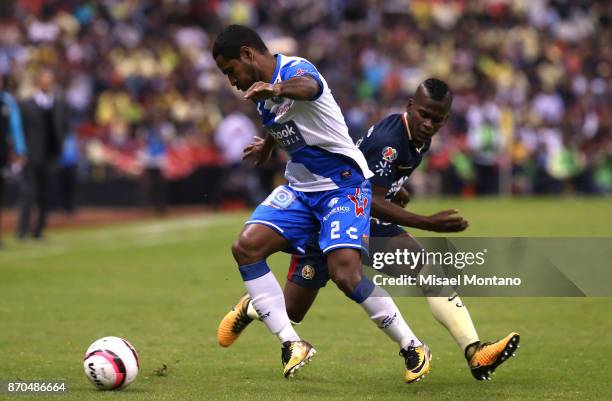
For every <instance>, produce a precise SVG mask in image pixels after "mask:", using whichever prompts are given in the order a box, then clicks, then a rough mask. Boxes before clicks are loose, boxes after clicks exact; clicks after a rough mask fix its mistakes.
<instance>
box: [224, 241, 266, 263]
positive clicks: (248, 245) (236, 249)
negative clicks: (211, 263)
mask: <svg viewBox="0 0 612 401" xmlns="http://www.w3.org/2000/svg"><path fill="white" fill-rule="evenodd" d="M232 255H234V259H235V260H236V262H238V265H240V266H244V265H248V264H251V263H255V262H259V261H260V260H263V259H265V257H266V255H263V254H262V252H261V247H259V246H258V245H257V244H255V243H254V241H252V240H250V239H249V238H247V237H245V236H244V235H240V236H239V237H238V239H237V240H236V241H234V243H233V244H232Z"/></svg>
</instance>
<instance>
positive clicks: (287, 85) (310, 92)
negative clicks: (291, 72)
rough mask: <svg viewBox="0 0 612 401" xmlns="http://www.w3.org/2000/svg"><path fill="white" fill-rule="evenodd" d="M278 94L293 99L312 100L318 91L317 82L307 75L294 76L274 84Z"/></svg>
mask: <svg viewBox="0 0 612 401" xmlns="http://www.w3.org/2000/svg"><path fill="white" fill-rule="evenodd" d="M275 86H279V92H278V96H281V97H286V98H289V99H295V100H312V99H314V97H315V96H317V93H319V84H318V83H317V81H315V79H314V78H312V77H309V76H306V75H305V76H301V77H294V78H291V79H288V80H286V81H283V82H279V83H277V84H275Z"/></svg>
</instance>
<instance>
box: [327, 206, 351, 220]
mask: <svg viewBox="0 0 612 401" xmlns="http://www.w3.org/2000/svg"><path fill="white" fill-rule="evenodd" d="M350 211H351V208H350V207H348V206H336V207H335V208H333V209H332V210H330V211H329V213H327V214H326V215H325V216H323V221H327V219H329V218H330V217H331V216H333V215H334V214H336V213H348V212H350Z"/></svg>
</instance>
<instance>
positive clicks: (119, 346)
mask: <svg viewBox="0 0 612 401" xmlns="http://www.w3.org/2000/svg"><path fill="white" fill-rule="evenodd" d="M83 368H84V369H85V375H86V376H87V378H88V379H89V380H90V381H91V382H92V383H93V384H94V386H96V387H97V388H99V389H100V390H120V389H123V388H125V387H127V386H128V385H129V384H130V383H131V382H133V381H134V379H136V376H137V375H138V370H139V369H140V361H139V360H138V353H136V349H135V348H134V347H133V346H132V344H130V343H129V342H127V341H126V340H124V339H123V338H119V337H103V338H100V339H99V340H96V341H94V343H93V344H91V345H90V346H89V348H87V351H85V357H84V359H83Z"/></svg>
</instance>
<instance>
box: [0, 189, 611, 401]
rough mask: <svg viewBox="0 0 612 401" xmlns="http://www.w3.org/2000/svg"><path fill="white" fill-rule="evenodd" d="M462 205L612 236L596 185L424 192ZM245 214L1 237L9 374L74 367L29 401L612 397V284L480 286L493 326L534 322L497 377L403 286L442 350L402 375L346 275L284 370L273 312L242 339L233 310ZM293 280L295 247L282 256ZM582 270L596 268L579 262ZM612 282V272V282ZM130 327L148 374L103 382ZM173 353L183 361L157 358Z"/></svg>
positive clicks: (476, 215) (560, 232) (480, 218)
mask: <svg viewBox="0 0 612 401" xmlns="http://www.w3.org/2000/svg"><path fill="white" fill-rule="evenodd" d="M448 207H458V208H459V209H460V210H461V212H462V213H463V214H464V215H465V216H466V217H467V218H468V219H469V220H470V222H471V226H470V229H469V231H468V232H467V234H466V235H470V236H485V235H491V236H600V237H601V236H603V237H612V226H611V225H610V222H611V221H612V202H610V200H605V199H602V200H587V199H571V200H560V199H538V200H516V201H510V200H474V201H457V200H439V201H432V200H428V201H417V202H414V203H413V204H412V206H411V208H412V209H413V210H415V211H417V212H421V213H432V212H435V211H437V210H441V209H442V208H448ZM245 217H246V215H245V214H229V215H225V214H214V215H206V216H198V217H191V218H181V219H167V220H155V221H149V222H142V223H130V224H123V225H115V226H111V227H104V228H95V229H78V230H76V229H74V230H62V231H51V232H49V236H48V239H47V241H46V242H44V243H32V242H28V243H25V244H18V243H14V242H10V241H9V242H8V243H7V244H6V246H5V248H4V249H3V250H1V251H0V357H1V361H2V363H1V365H0V381H1V380H16V379H21V380H48V381H51V380H54V381H57V380H65V381H66V382H67V384H68V387H69V393H67V394H64V395H53V396H52V395H45V396H38V397H35V396H22V395H20V396H16V395H7V394H4V395H2V394H0V399H10V400H27V399H35V398H40V399H44V400H266V401H270V400H350V401H354V400H385V401H387V400H410V399H423V400H428V401H434V400H577V399H580V400H581V401H587V400H604V399H610V398H611V397H612V396H611V394H612V363H611V362H610V355H611V353H612V338H611V337H612V335H611V333H612V319H611V316H612V298H580V299H559V298H529V299H525V298H520V299H518V298H517V299H508V298H506V299H491V298H471V299H465V300H464V301H465V302H466V304H467V305H468V306H469V308H470V312H471V314H472V318H473V320H474V322H475V324H476V327H477V328H478V330H479V333H480V336H481V338H482V339H484V340H487V339H496V338H498V337H501V336H504V335H506V334H507V332H509V331H511V330H517V331H519V332H520V333H521V335H522V347H521V349H520V352H519V353H518V356H517V358H513V359H512V360H510V361H509V362H508V363H507V364H505V365H503V366H502V367H500V368H499V369H498V371H497V374H496V375H495V378H494V380H493V381H491V382H477V381H475V380H474V379H473V378H472V376H471V375H470V373H469V371H468V369H467V366H466V363H465V361H464V359H463V356H462V353H461V351H459V349H458V348H457V346H456V345H455V344H454V342H453V340H452V339H451V337H450V336H449V335H448V333H447V332H446V331H445V330H444V328H443V327H442V326H440V325H439V324H438V323H437V322H436V321H435V320H434V319H433V317H432V316H431V314H430V312H429V309H428V307H427V305H426V303H425V301H424V300H423V299H419V298H404V299H397V303H398V305H399V307H400V309H401V310H402V312H403V313H404V315H405V317H406V319H407V320H408V321H409V323H410V324H411V326H412V328H413V329H414V330H415V332H416V333H417V334H418V335H419V337H421V338H422V339H424V340H425V341H427V342H428V344H429V345H430V346H431V348H432V350H433V353H434V360H433V365H432V372H431V374H430V375H428V377H427V378H426V379H425V380H424V381H422V382H419V383H417V384H414V385H405V384H404V383H403V382H402V375H403V360H402V359H401V358H400V357H399V356H398V355H397V351H398V350H397V349H396V347H395V345H394V344H392V343H391V342H390V341H389V340H388V339H387V338H386V337H385V336H384V335H383V334H382V333H380V332H379V331H378V329H376V328H375V327H374V326H373V325H372V324H371V323H370V322H369V319H368V318H367V316H366V315H365V313H364V312H363V311H362V310H361V308H359V307H357V306H356V305H354V303H353V302H352V301H350V300H348V299H347V298H345V297H344V296H343V295H342V294H341V293H340V292H339V291H338V290H337V289H336V288H335V287H334V286H333V285H332V286H328V287H327V288H326V289H325V290H324V291H322V292H321V294H320V297H319V299H318V300H317V302H316V303H315V305H314V307H313V310H312V311H311V314H310V315H309V316H308V317H307V319H306V320H305V322H304V323H303V324H302V325H301V326H299V327H298V331H299V333H300V334H301V336H302V337H303V338H305V339H307V340H309V341H310V342H312V343H313V344H315V346H316V347H317V349H318V351H319V353H318V354H317V355H316V357H315V359H314V360H313V362H312V363H311V364H310V365H308V367H307V368H305V369H304V370H303V371H300V374H299V375H298V376H297V377H296V378H295V379H294V380H285V379H283V378H282V375H281V364H280V352H279V351H280V350H279V344H278V341H277V340H276V338H274V337H273V336H271V335H270V334H269V333H268V332H267V330H266V329H265V327H264V326H263V325H261V324H259V323H255V324H253V325H251V326H250V327H249V328H248V330H247V331H246V332H245V334H244V335H243V336H242V337H241V338H240V340H239V341H238V342H237V343H236V344H235V345H234V346H233V347H231V348H229V349H222V348H220V347H219V346H218V345H217V343H216V337H215V331H216V327H217V324H218V321H219V319H220V318H221V317H222V316H223V315H224V314H225V313H226V311H227V310H228V308H229V307H230V306H231V305H232V304H233V303H234V302H235V300H236V299H237V298H238V296H239V295H240V294H241V293H242V292H243V285H242V282H241V280H240V276H239V274H238V273H237V270H236V267H235V265H234V262H233V260H232V257H231V254H230V251H229V247H230V243H231V241H232V240H233V239H234V237H235V236H236V234H237V233H238V231H239V230H240V227H241V223H242V222H243V220H244V219H245ZM270 264H271V266H273V268H274V271H275V272H276V274H277V277H279V278H280V279H281V281H283V282H284V275H285V273H286V269H287V264H288V258H287V256H286V255H275V256H274V257H273V258H271V260H270ZM576 268H580V266H576ZM610 284H611V285H612V283H610ZM107 335H116V336H121V337H125V338H126V339H128V340H129V341H131V342H132V343H133V344H134V345H135V347H136V348H137V350H138V351H139V353H140V356H141V360H142V366H141V371H140V374H139V377H138V379H137V380H136V381H135V382H134V383H133V384H132V385H131V386H130V387H129V388H127V389H126V390H125V391H121V392H116V393H107V392H100V391H97V390H96V389H94V388H93V386H92V385H91V384H90V383H89V381H88V380H87V378H86V377H85V375H84V373H83V368H82V363H81V358H82V356H83V353H84V351H85V349H86V348H87V346H88V345H89V344H90V343H91V342H92V341H93V340H95V339H97V338H99V337H102V336H107ZM163 364H166V365H167V374H166V375H165V376H158V375H156V374H155V373H154V370H155V369H157V368H160V367H161V366H162V365H163Z"/></svg>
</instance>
